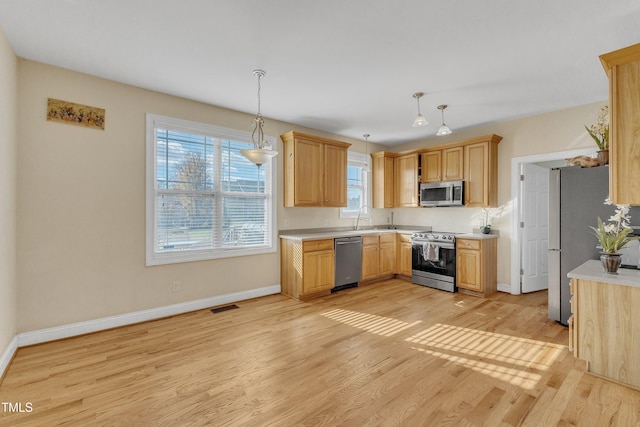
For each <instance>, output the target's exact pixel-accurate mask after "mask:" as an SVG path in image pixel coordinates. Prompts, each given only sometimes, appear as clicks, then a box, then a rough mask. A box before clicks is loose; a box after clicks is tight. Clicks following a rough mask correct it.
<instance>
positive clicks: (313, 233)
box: [280, 226, 498, 240]
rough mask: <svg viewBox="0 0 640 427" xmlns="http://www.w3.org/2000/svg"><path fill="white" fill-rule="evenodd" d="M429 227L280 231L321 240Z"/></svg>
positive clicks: (493, 236)
mask: <svg viewBox="0 0 640 427" xmlns="http://www.w3.org/2000/svg"><path fill="white" fill-rule="evenodd" d="M429 228H430V227H428V228H427V229H425V228H420V227H411V226H409V227H407V228H404V227H400V226H399V228H394V229H388V228H385V227H380V228H375V227H374V228H371V229H364V230H322V229H310V230H295V231H286V230H285V231H282V232H280V238H282V239H289V240H321V239H335V238H337V237H354V236H371V235H373V236H376V235H380V234H388V233H394V234H412V233H414V232H428V231H430V229H429ZM456 238H459V239H476V240H485V239H497V238H498V235H497V234H482V233H464V234H458V235H456Z"/></svg>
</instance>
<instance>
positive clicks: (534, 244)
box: [520, 163, 549, 293]
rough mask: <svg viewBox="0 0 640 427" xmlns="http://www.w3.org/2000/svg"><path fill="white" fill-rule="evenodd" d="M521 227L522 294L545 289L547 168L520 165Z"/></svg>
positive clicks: (547, 237) (547, 242) (547, 273)
mask: <svg viewBox="0 0 640 427" xmlns="http://www.w3.org/2000/svg"><path fill="white" fill-rule="evenodd" d="M522 175H523V176H524V179H523V180H522V187H521V193H520V194H521V198H520V200H521V201H522V205H521V207H520V212H521V217H520V228H521V230H520V231H521V239H520V241H521V243H522V247H521V252H520V253H521V262H520V265H521V268H522V270H521V286H522V292H523V293H526V292H535V291H539V290H542V289H547V287H548V281H549V262H548V255H549V169H547V168H543V167H540V166H536V165H534V164H530V163H523V164H522Z"/></svg>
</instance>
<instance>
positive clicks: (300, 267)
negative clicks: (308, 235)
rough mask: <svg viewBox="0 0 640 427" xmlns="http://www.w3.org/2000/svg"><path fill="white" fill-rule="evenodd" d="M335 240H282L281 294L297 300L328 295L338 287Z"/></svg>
mask: <svg viewBox="0 0 640 427" xmlns="http://www.w3.org/2000/svg"><path fill="white" fill-rule="evenodd" d="M333 243H334V240H333V239H322V240H305V241H299V240H291V239H280V249H281V254H280V259H281V266H280V267H281V268H280V271H281V284H280V285H281V291H282V293H283V294H285V295H289V296H291V297H293V298H296V299H304V298H305V297H310V296H317V295H319V294H328V293H330V291H331V289H332V288H333V286H334V282H335V277H334V272H335V269H334V264H335V258H334V249H333Z"/></svg>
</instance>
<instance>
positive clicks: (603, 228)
mask: <svg viewBox="0 0 640 427" xmlns="http://www.w3.org/2000/svg"><path fill="white" fill-rule="evenodd" d="M604 204H605V205H612V204H613V203H612V202H611V200H609V198H606V199H605V201H604ZM630 219H631V217H630V216H629V205H616V210H615V214H614V215H613V216H611V217H610V218H609V221H610V222H609V223H608V224H605V223H604V222H603V221H602V220H601V219H600V217H598V227H597V228H596V227H590V228H591V229H592V230H593V231H594V233H595V235H596V237H597V238H598V242H599V243H600V246H602V250H603V251H604V252H605V253H609V254H615V253H617V252H618V250H620V249H622V248H623V247H624V246H625V245H626V244H627V243H629V242H632V241H634V240H637V239H638V237H635V236H629V233H631V232H632V231H633V230H632V229H631V226H630V222H629V221H630Z"/></svg>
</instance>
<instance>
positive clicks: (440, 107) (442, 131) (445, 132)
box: [436, 104, 451, 136]
mask: <svg viewBox="0 0 640 427" xmlns="http://www.w3.org/2000/svg"><path fill="white" fill-rule="evenodd" d="M445 108H447V105H445V104H443V105H438V110H440V111H441V112H442V126H440V128H439V129H438V132H436V135H437V136H442V135H449V134H450V133H451V129H449V126H447V125H446V124H445V123H444V110H445Z"/></svg>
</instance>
